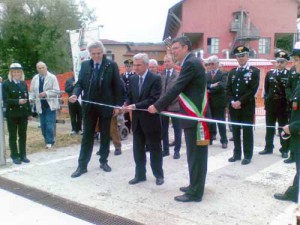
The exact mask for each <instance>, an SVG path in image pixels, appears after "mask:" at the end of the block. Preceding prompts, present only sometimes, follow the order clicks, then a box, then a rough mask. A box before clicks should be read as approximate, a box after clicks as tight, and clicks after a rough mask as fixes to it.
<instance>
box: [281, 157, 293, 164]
mask: <svg viewBox="0 0 300 225" xmlns="http://www.w3.org/2000/svg"><path fill="white" fill-rule="evenodd" d="M283 162H284V163H288V164H289V163H294V162H295V159H293V158H291V157H289V158H288V159H285V160H283Z"/></svg>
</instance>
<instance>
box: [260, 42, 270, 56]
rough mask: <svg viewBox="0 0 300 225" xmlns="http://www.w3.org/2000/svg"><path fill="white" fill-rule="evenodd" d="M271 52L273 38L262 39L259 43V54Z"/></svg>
mask: <svg viewBox="0 0 300 225" xmlns="http://www.w3.org/2000/svg"><path fill="white" fill-rule="evenodd" d="M270 52H271V38H260V39H259V43H258V53H260V54H270Z"/></svg>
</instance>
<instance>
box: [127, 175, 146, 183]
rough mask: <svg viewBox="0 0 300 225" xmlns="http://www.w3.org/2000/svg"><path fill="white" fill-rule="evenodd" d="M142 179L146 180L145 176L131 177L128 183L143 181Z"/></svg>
mask: <svg viewBox="0 0 300 225" xmlns="http://www.w3.org/2000/svg"><path fill="white" fill-rule="evenodd" d="M143 181H146V177H144V178H137V177H135V178H133V179H132V180H130V181H129V182H128V183H129V184H131V185H133V184H137V183H140V182H143Z"/></svg>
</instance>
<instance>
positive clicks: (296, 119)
mask: <svg viewBox="0 0 300 225" xmlns="http://www.w3.org/2000/svg"><path fill="white" fill-rule="evenodd" d="M291 56H293V58H294V62H295V67H296V73H297V76H300V42H297V43H296V46H295V48H294V49H293V52H292V54H291ZM291 104H292V108H291V118H290V121H289V124H288V125H286V126H284V127H283V130H284V132H285V134H286V135H290V149H291V151H292V152H293V153H294V156H295V161H296V175H295V177H294V182H293V185H292V186H290V187H289V188H288V189H287V190H286V191H285V193H283V194H281V193H276V194H275V195H274V197H275V198H276V199H278V200H284V201H293V202H298V192H299V174H300V83H299V82H298V83H297V86H296V88H295V90H294V92H293V95H292V96H291ZM286 135H284V136H286ZM286 138H288V137H286Z"/></svg>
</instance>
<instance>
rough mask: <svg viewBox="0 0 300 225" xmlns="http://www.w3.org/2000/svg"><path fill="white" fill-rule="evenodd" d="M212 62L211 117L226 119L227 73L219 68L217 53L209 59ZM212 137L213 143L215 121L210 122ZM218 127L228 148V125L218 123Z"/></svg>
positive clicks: (208, 78)
mask: <svg viewBox="0 0 300 225" xmlns="http://www.w3.org/2000/svg"><path fill="white" fill-rule="evenodd" d="M207 61H208V63H209V64H210V68H211V69H210V71H209V72H208V73H206V79H207V90H208V97H209V98H208V103H209V107H210V112H211V118H212V119H216V120H221V121H225V108H226V92H225V89H226V82H227V74H226V73H223V72H221V70H219V58H218V57H217V56H216V55H213V56H210V57H209V58H208V59H207ZM209 127H210V138H211V143H212V141H213V140H215V139H216V135H217V126H216V124H215V123H210V126H209ZM218 129H219V133H220V136H221V140H220V142H221V144H222V148H224V149H225V148H227V143H228V139H227V135H226V125H225V124H222V123H218Z"/></svg>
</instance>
